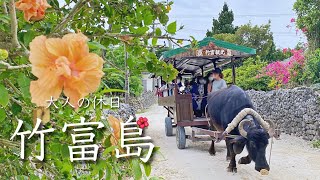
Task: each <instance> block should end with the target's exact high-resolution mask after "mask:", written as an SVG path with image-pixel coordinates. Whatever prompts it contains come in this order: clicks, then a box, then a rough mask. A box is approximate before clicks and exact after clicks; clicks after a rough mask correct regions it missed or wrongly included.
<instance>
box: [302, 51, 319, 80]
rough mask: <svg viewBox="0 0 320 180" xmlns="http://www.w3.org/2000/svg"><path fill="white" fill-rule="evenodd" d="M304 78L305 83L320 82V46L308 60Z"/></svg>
mask: <svg viewBox="0 0 320 180" xmlns="http://www.w3.org/2000/svg"><path fill="white" fill-rule="evenodd" d="M302 79H303V80H304V82H305V84H315V83H320V48H319V49H317V50H316V51H315V52H314V53H313V54H312V55H311V56H310V58H309V59H308V61H307V62H306V68H305V71H304V74H303V78H302Z"/></svg>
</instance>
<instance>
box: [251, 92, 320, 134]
mask: <svg viewBox="0 0 320 180" xmlns="http://www.w3.org/2000/svg"><path fill="white" fill-rule="evenodd" d="M247 93H248V95H249V96H250V97H251V100H252V102H253V103H254V106H255V107H256V108H257V111H258V112H259V113H260V115H261V116H262V117H263V118H264V119H270V120H273V121H274V122H275V123H276V124H277V125H278V128H280V129H281V131H282V132H284V133H286V134H291V135H295V136H298V137H302V138H303V139H305V140H318V139H320V94H319V93H318V92H317V91H315V90H314V89H311V88H307V87H299V88H295V89H280V90H274V91H269V92H264V91H254V90H249V91H247Z"/></svg>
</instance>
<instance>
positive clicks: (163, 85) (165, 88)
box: [159, 81, 169, 97]
mask: <svg viewBox="0 0 320 180" xmlns="http://www.w3.org/2000/svg"><path fill="white" fill-rule="evenodd" d="M159 94H160V97H167V96H168V95H169V88H168V85H167V83H166V82H165V81H161V87H160V89H159Z"/></svg>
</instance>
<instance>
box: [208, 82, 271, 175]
mask: <svg viewBox="0 0 320 180" xmlns="http://www.w3.org/2000/svg"><path fill="white" fill-rule="evenodd" d="M244 110H252V112H255V111H254V107H253V104H252V102H251V100H250V98H249V96H248V95H247V94H246V93H245V92H244V91H243V90H242V89H241V88H239V87H237V86H234V85H233V86H230V87H229V88H227V89H223V90H220V91H217V92H214V93H211V94H210V95H209V97H208V114H209V116H210V123H211V125H212V126H213V127H214V128H215V129H216V130H219V131H221V132H224V133H223V134H222V135H221V137H219V139H220V140H221V139H223V138H224V137H225V139H226V144H227V160H229V159H230V160H231V161H230V164H229V166H228V171H229V172H237V168H236V160H235V157H236V154H240V153H241V152H242V151H243V149H244V146H246V147H247V150H248V155H247V156H246V157H242V158H241V159H240V160H239V164H249V163H250V162H251V160H252V161H254V162H255V169H256V170H257V171H261V170H263V171H269V169H270V168H269V165H268V163H267V160H266V147H267V145H268V139H269V138H270V135H269V133H268V132H271V129H272V128H273V126H274V125H273V124H272V123H271V122H268V123H266V121H264V120H262V118H261V117H260V115H258V114H257V113H256V112H255V113H256V114H254V115H253V113H251V114H250V113H246V114H243V113H244ZM240 112H241V113H240ZM239 114H242V116H241V115H239ZM238 115H239V116H238ZM237 118H238V120H235V119H237ZM231 122H233V124H234V127H233V128H232V127H229V128H228V130H229V132H227V131H226V129H227V127H228V124H230V123H231ZM231 124H232V123H231ZM230 135H231V136H230ZM232 135H233V136H232ZM209 153H210V154H213V155H214V154H215V149H214V141H212V144H211V147H210V150H209ZM261 172H262V171H261Z"/></svg>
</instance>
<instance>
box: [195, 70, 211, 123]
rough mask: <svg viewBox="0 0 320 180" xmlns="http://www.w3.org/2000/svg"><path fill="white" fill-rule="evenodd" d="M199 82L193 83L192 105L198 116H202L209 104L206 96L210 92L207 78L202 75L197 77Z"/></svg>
mask: <svg viewBox="0 0 320 180" xmlns="http://www.w3.org/2000/svg"><path fill="white" fill-rule="evenodd" d="M196 79H197V82H194V83H193V84H192V88H191V94H192V107H193V112H194V115H195V116H196V117H202V116H203V115H204V109H205V106H206V104H207V99H206V96H207V94H208V92H207V88H206V79H205V78H204V77H202V76H199V77H197V78H196Z"/></svg>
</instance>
